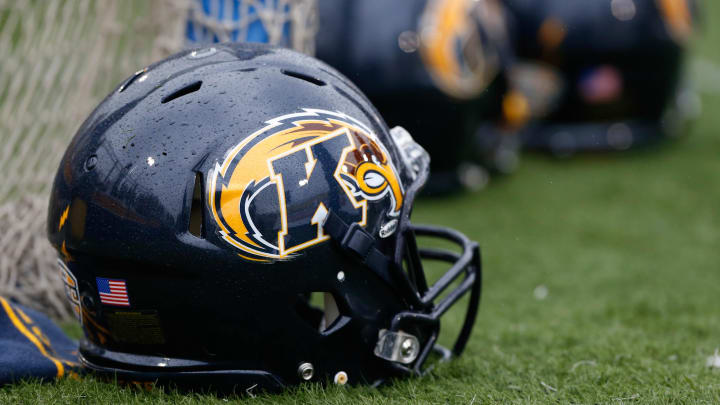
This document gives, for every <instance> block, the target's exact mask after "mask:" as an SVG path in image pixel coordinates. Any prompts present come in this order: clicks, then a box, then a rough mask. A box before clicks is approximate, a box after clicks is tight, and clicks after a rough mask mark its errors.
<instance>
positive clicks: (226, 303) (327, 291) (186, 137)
mask: <svg viewBox="0 0 720 405" xmlns="http://www.w3.org/2000/svg"><path fill="white" fill-rule="evenodd" d="M198 55H202V56H201V57H198ZM142 74H143V75H146V78H145V79H143V80H142V81H140V80H137V81H135V80H133V78H131V79H130V80H128V81H126V82H125V83H124V84H123V85H122V86H120V87H119V89H118V90H116V91H115V92H113V93H112V94H111V95H110V96H108V97H107V98H106V99H105V100H104V101H103V103H101V105H100V106H98V108H97V109H96V110H95V112H93V114H92V115H91V116H90V117H89V118H88V120H87V121H86V122H85V123H84V124H83V125H82V127H81V128H80V130H79V131H78V134H77V135H76V137H75V138H74V140H73V142H72V143H71V145H70V146H69V148H68V151H67V153H66V154H65V157H64V158H63V161H62V163H61V166H60V169H59V171H58V175H57V176H56V179H55V183H54V186H53V192H52V196H51V201H50V209H49V220H48V234H49V238H50V240H51V242H52V243H53V245H54V246H55V247H56V249H57V250H58V252H59V254H60V257H61V262H62V264H63V266H64V268H65V269H66V270H64V272H65V273H66V274H69V275H70V276H72V277H74V278H75V279H76V280H77V281H76V283H75V284H76V285H77V291H76V295H77V296H78V297H79V299H77V300H75V301H76V306H77V311H78V313H79V314H80V319H81V322H82V325H83V329H84V331H85V334H86V338H87V339H86V340H85V341H83V343H82V344H81V349H80V354H81V356H82V360H83V364H85V365H86V366H87V367H88V368H89V369H92V370H96V371H98V372H101V373H105V374H110V375H116V376H117V378H118V379H120V380H127V381H155V380H158V381H160V382H172V383H174V384H177V385H180V386H189V387H210V388H212V389H217V390H226V389H233V388H238V389H241V388H242V389H244V388H247V387H250V386H253V385H254V384H258V385H259V386H260V387H262V388H265V389H276V388H281V387H284V386H287V385H293V384H297V383H301V382H303V381H308V380H309V381H330V380H332V379H333V377H336V378H335V380H336V381H341V382H342V381H349V382H350V383H375V382H378V381H383V380H387V379H388V378H391V377H397V376H403V375H409V374H419V373H422V371H423V370H424V369H425V363H426V359H427V357H428V354H429V353H430V352H431V351H432V350H433V348H434V347H435V341H436V339H437V334H438V332H439V319H440V317H441V316H442V314H443V313H444V312H445V311H447V309H448V308H450V307H451V306H452V305H453V304H454V303H455V302H456V301H457V300H458V299H459V298H460V297H462V296H463V295H465V294H466V293H470V295H471V299H470V306H469V308H468V311H467V315H466V321H465V324H464V326H463V328H462V332H461V334H460V336H459V338H458V342H457V343H456V344H455V346H454V348H453V352H454V354H456V355H459V354H460V353H461V352H462V350H463V348H464V346H465V344H466V342H467V339H468V337H469V333H470V330H471V328H472V325H473V322H474V320H475V315H476V312H477V306H478V302H479V296H480V282H481V275H480V271H481V270H480V257H479V250H478V248H477V244H475V243H474V242H470V241H469V240H468V239H467V238H466V237H465V236H463V235H462V234H460V233H458V232H456V231H453V230H449V229H444V228H437V227H430V226H417V225H413V224H411V223H410V220H409V218H410V213H411V210H412V206H413V201H414V198H415V195H416V194H417V192H418V191H419V190H420V189H421V188H422V185H423V184H424V182H425V180H426V178H427V174H428V170H429V158H428V156H427V154H426V153H425V151H424V150H423V149H422V148H421V147H419V146H418V145H417V144H416V143H415V142H414V141H413V140H412V137H411V136H410V135H409V134H408V133H407V132H406V131H404V130H403V129H401V128H395V129H393V130H392V131H390V130H388V129H387V127H386V126H385V123H384V122H383V120H382V118H380V116H379V115H378V114H377V112H376V111H375V109H374V107H373V106H372V105H371V104H370V103H369V102H368V101H367V99H366V98H365V97H364V96H363V95H362V94H361V93H360V92H359V91H358V90H357V89H356V88H355V87H354V86H353V85H352V83H350V82H349V81H347V79H345V78H343V77H342V76H341V75H339V74H338V73H336V72H334V71H333V70H332V69H331V68H329V67H328V66H326V65H324V64H322V63H320V62H319V61H317V60H314V59H312V58H310V57H307V56H303V55H300V54H297V53H294V52H292V51H288V50H281V49H276V48H271V47H267V46H261V45H250V44H235V45H217V46H216V47H214V48H210V49H206V50H200V51H188V52H183V53H181V54H178V55H176V56H174V57H171V58H169V59H167V60H165V61H162V62H160V63H158V64H155V65H152V66H150V67H148V68H147V69H145V70H144V71H143V72H142ZM90 161H92V164H88V162H90ZM416 234H417V235H421V236H430V237H437V238H443V239H446V240H449V241H451V242H453V243H454V244H456V245H459V246H460V248H461V252H462V253H460V254H458V253H454V252H450V251H444V250H433V249H421V248H418V247H417V243H416V240H415V235H416ZM423 260H433V261H441V262H447V263H449V266H450V269H449V270H448V271H447V272H446V273H445V274H444V275H443V276H442V277H440V279H439V280H438V281H437V282H436V283H435V284H434V285H432V286H428V285H427V282H426V280H425V273H424V270H423V267H422V261H423ZM458 279H462V281H461V282H460V284H459V286H458V287H455V288H454V289H452V290H451V291H450V292H448V293H447V295H446V296H445V297H444V298H442V299H438V296H439V295H440V294H441V293H442V292H444V291H445V290H446V289H448V288H449V286H450V284H451V283H453V282H454V281H456V280H458ZM312 293H323V295H324V297H325V301H326V306H325V311H322V310H318V309H317V308H315V307H313V306H312V305H310V303H309V302H308V296H310V295H311V294H312ZM338 375H340V376H343V377H342V378H338V377H337V376H338Z"/></svg>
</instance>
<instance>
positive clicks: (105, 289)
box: [95, 277, 130, 307]
mask: <svg viewBox="0 0 720 405" xmlns="http://www.w3.org/2000/svg"><path fill="white" fill-rule="evenodd" d="M95 280H96V281H97V287H98V293H99V294H100V302H102V303H103V304H105V305H115V306H118V307H129V306H130V298H129V297H128V293H127V285H126V284H125V280H120V279H116V278H102V277H96V279H95Z"/></svg>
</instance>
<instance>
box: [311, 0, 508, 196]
mask: <svg viewBox="0 0 720 405" xmlns="http://www.w3.org/2000/svg"><path fill="white" fill-rule="evenodd" d="M318 8H319V18H320V24H319V25H320V32H321V33H322V35H318V36H317V38H316V43H317V48H316V52H317V57H318V58H319V59H321V60H323V61H325V62H327V63H328V64H330V65H331V66H333V67H335V68H337V69H338V70H340V71H341V72H342V73H344V74H345V75H346V76H348V77H350V78H351V79H352V80H353V82H354V83H355V84H357V85H358V86H359V87H360V89H362V91H364V92H365V94H367V95H368V97H369V98H370V100H371V101H372V103H373V104H374V105H375V107H377V108H378V110H379V111H380V112H381V113H382V114H383V116H384V117H385V119H386V120H388V122H392V123H394V124H398V125H402V126H403V127H405V128H407V129H408V130H409V131H410V132H411V133H412V134H413V136H414V137H415V139H417V140H418V142H419V143H420V144H421V145H422V146H423V147H424V148H425V149H427V150H428V151H430V153H431V154H432V156H433V167H432V173H431V176H430V181H429V183H428V187H427V190H426V191H428V192H435V193H442V192H447V191H452V190H456V189H459V188H460V187H462V186H467V187H469V188H478V187H480V186H482V185H483V184H484V183H485V181H486V178H487V176H486V174H487V170H488V169H489V170H491V171H499V172H510V171H512V170H513V169H514V167H515V166H516V163H517V154H516V153H515V152H516V150H517V148H516V147H515V146H516V145H517V144H518V142H515V141H513V138H512V137H510V136H507V135H508V134H510V133H511V132H510V131H506V133H505V134H506V136H503V137H493V138H492V139H486V138H484V137H483V136H482V135H483V134H486V133H487V132H484V131H480V130H479V129H480V128H481V127H482V126H483V125H484V124H486V123H488V122H491V123H499V121H501V120H502V114H501V113H502V111H501V109H500V106H501V104H502V103H501V100H502V97H503V95H504V93H505V88H506V83H505V76H504V67H505V66H507V65H508V63H509V60H510V59H511V54H512V46H511V44H510V38H509V31H508V27H507V20H506V18H505V13H504V9H503V7H502V4H501V3H500V2H499V1H496V0H482V1H473V0H410V1H385V0H363V1H354V0H322V1H320V2H319V4H318ZM499 133H500V132H495V133H494V134H495V135H496V134H499Z"/></svg>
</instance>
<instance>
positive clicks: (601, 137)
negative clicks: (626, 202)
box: [505, 0, 700, 155]
mask: <svg viewBox="0 0 720 405" xmlns="http://www.w3.org/2000/svg"><path fill="white" fill-rule="evenodd" d="M505 4H506V5H507V6H508V9H509V10H510V12H511V14H512V16H513V18H514V19H515V21H516V28H517V38H516V40H517V57H518V63H517V64H516V65H515V67H514V68H513V69H512V70H511V74H510V75H509V77H510V81H511V87H512V88H513V91H515V92H517V93H518V94H521V95H522V96H523V98H524V99H525V100H526V104H527V106H528V110H529V112H530V115H531V116H532V118H533V120H532V123H531V124H530V125H528V127H527V128H526V130H525V131H523V136H522V138H523V141H524V144H525V145H526V146H527V147H529V148H536V149H545V150H549V151H551V152H553V153H555V154H558V155H568V154H572V153H575V152H578V151H602V150H625V149H628V148H631V147H633V146H639V145H644V144H648V143H651V142H653V141H655V140H658V139H662V138H663V137H666V136H675V135H679V134H680V133H681V132H682V128H683V127H684V123H685V122H686V121H688V120H689V119H690V118H693V117H695V116H697V115H698V114H699V108H700V101H699V98H698V97H697V96H696V95H695V94H694V93H693V92H692V91H691V90H690V89H689V86H687V84H686V83H684V82H683V80H682V66H683V58H684V56H685V53H686V52H685V51H686V48H687V44H688V39H689V37H690V36H691V34H692V32H693V29H694V25H695V22H694V21H695V19H696V14H697V12H696V7H697V5H696V3H695V2H694V1H692V0H577V1H565V0H505Z"/></svg>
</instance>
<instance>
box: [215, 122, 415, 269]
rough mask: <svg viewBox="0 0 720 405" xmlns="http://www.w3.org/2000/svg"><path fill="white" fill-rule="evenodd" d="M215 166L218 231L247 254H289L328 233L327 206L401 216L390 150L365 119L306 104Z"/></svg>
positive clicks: (357, 214) (358, 219)
mask: <svg viewBox="0 0 720 405" xmlns="http://www.w3.org/2000/svg"><path fill="white" fill-rule="evenodd" d="M266 124H267V125H266V126H265V127H263V128H262V129H260V130H258V131H257V132H255V133H253V134H252V135H250V136H248V137H247V138H245V139H244V140H243V141H242V142H240V143H239V144H238V145H236V146H235V147H233V148H232V149H231V150H229V151H228V152H227V153H226V155H225V158H224V160H223V161H222V162H218V163H217V164H216V166H215V168H214V170H212V171H211V172H210V174H209V179H208V185H209V187H208V195H207V198H208V207H209V208H210V210H211V211H212V216H213V219H214V220H215V222H216V223H217V225H218V226H219V229H220V230H219V234H220V237H221V238H222V239H223V240H224V241H225V242H227V243H228V244H230V245H232V246H233V247H234V248H236V249H237V250H238V251H239V252H238V254H239V255H240V256H241V257H243V258H245V259H248V260H255V261H272V260H289V259H292V258H293V257H295V256H296V255H297V254H298V252H300V251H302V250H303V249H306V248H308V247H310V246H314V245H317V244H319V243H322V242H325V241H327V240H328V239H329V238H330V237H329V236H328V235H326V234H325V233H324V232H323V229H322V224H323V221H324V219H325V216H326V215H327V213H328V210H332V211H333V212H334V213H335V214H337V215H339V216H340V217H341V218H342V219H343V220H344V221H345V222H346V223H348V224H350V223H353V222H355V223H358V224H360V225H361V226H366V224H367V219H368V210H373V211H372V212H380V213H381V214H380V215H383V217H384V218H387V219H391V218H395V217H397V216H399V214H400V209H401V207H402V203H403V195H404V193H403V188H402V184H401V182H400V179H399V177H398V175H397V173H398V171H397V170H396V168H395V166H394V165H393V163H392V161H391V157H390V155H389V154H388V152H387V151H386V150H385V149H384V147H383V146H382V144H381V143H380V142H379V141H377V136H376V135H375V134H374V133H373V132H372V131H371V130H370V129H369V128H368V127H367V126H365V125H364V124H362V123H361V122H360V121H358V120H356V119H354V118H352V117H349V116H347V115H345V114H342V113H339V112H331V111H324V110H317V109H304V110H303V112H300V113H295V114H288V115H284V116H281V117H278V118H275V119H272V120H269V121H267V122H266Z"/></svg>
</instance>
